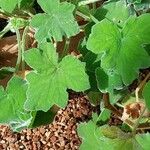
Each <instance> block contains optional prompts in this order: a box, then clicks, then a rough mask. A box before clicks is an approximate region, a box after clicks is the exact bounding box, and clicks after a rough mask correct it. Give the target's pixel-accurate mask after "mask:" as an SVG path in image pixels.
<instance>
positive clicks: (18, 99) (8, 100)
mask: <svg viewBox="0 0 150 150" xmlns="http://www.w3.org/2000/svg"><path fill="white" fill-rule="evenodd" d="M26 89H27V84H26V82H25V81H24V80H22V79H21V78H19V77H16V76H14V77H12V78H11V80H10V81H9V83H8V85H7V88H6V90H4V89H3V88H2V87H1V88H0V111H1V113H0V123H2V124H9V125H10V126H11V127H12V129H13V130H14V131H19V130H21V129H22V128H25V127H28V126H29V125H30V123H31V119H32V116H31V113H30V112H27V111H26V110H25V109H24V102H25V100H26Z"/></svg>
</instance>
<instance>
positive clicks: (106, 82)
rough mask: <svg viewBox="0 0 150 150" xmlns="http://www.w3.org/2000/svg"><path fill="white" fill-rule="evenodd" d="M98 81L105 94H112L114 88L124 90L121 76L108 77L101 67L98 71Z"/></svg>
mask: <svg viewBox="0 0 150 150" xmlns="http://www.w3.org/2000/svg"><path fill="white" fill-rule="evenodd" d="M96 80H97V85H98V88H99V90H100V91H101V92H103V93H107V92H112V90H113V89H114V88H115V89H117V90H119V89H121V88H122V81H121V79H120V76H119V75H118V76H117V75H107V73H106V72H105V71H104V70H103V69H102V68H100V67H98V68H97V69H96Z"/></svg>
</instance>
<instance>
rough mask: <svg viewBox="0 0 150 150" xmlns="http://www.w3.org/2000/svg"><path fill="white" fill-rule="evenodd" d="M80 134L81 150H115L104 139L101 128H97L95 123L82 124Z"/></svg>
mask: <svg viewBox="0 0 150 150" xmlns="http://www.w3.org/2000/svg"><path fill="white" fill-rule="evenodd" d="M78 134H79V136H80V137H82V144H81V146H80V150H113V149H112V146H111V145H109V143H108V142H107V141H108V140H107V139H106V140H105V139H104V138H103V135H102V133H101V130H100V128H97V126H96V124H95V122H93V121H89V122H88V123H84V124H80V125H79V127H78Z"/></svg>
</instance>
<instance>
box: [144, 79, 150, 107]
mask: <svg viewBox="0 0 150 150" xmlns="http://www.w3.org/2000/svg"><path fill="white" fill-rule="evenodd" d="M143 96H144V99H145V102H146V106H147V108H148V109H149V110H150V81H149V82H148V83H147V84H146V85H145V87H144V90H143Z"/></svg>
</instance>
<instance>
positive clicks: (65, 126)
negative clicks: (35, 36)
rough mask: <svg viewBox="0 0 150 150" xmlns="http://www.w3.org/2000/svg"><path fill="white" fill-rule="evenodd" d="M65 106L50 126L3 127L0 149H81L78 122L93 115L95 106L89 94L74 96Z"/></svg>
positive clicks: (0, 130)
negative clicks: (19, 129) (90, 101)
mask: <svg viewBox="0 0 150 150" xmlns="http://www.w3.org/2000/svg"><path fill="white" fill-rule="evenodd" d="M71 98H72V99H71V100H69V102H68V105H67V107H66V108H65V109H60V110H59V111H58V113H57V115H56V116H55V119H54V121H53V122H52V123H51V124H49V125H46V126H41V127H38V128H35V129H25V130H23V131H22V132H21V133H13V132H12V131H11V130H10V128H9V127H7V126H3V125H1V126H0V150H78V149H79V146H80V144H81V139H80V137H79V136H78V134H77V125H78V123H80V122H81V121H86V120H87V119H89V117H91V115H92V111H93V107H92V106H91V105H90V103H89V102H88V100H87V99H86V97H85V96H79V95H78V96H73V97H71Z"/></svg>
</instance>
